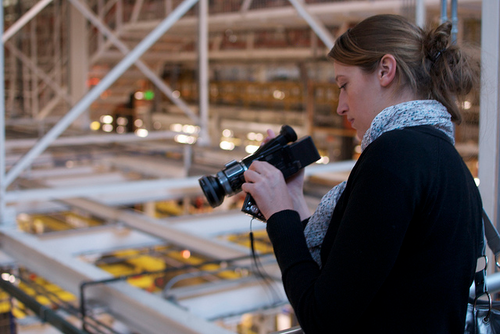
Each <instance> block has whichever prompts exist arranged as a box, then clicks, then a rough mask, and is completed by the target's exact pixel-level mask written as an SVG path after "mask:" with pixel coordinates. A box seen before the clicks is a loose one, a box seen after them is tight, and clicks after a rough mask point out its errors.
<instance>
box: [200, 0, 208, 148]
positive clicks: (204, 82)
mask: <svg viewBox="0 0 500 334" xmlns="http://www.w3.org/2000/svg"><path fill="white" fill-rule="evenodd" d="M198 11H199V13H198V24H199V27H198V94H199V107H200V109H199V110H200V128H201V133H200V138H199V139H198V141H199V144H200V145H201V146H209V145H210V136H209V133H208V1H207V0H199V2H198Z"/></svg>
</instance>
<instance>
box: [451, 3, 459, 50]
mask: <svg viewBox="0 0 500 334" xmlns="http://www.w3.org/2000/svg"><path fill="white" fill-rule="evenodd" d="M451 24H452V26H451V42H452V43H453V44H456V43H457V34H458V4H457V0H451Z"/></svg>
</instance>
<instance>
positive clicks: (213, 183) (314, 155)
mask: <svg viewBox="0 0 500 334" xmlns="http://www.w3.org/2000/svg"><path fill="white" fill-rule="evenodd" d="M296 140H297V134H296V133H295V131H294V130H293V129H292V128H291V127H290V126H288V125H283V126H282V127H281V130H280V134H279V135H278V136H276V137H275V138H273V139H271V140H270V141H268V142H267V143H265V144H264V145H262V146H261V147H260V148H259V149H258V150H257V151H256V152H255V153H254V154H252V155H249V156H248V157H246V158H244V159H243V160H241V161H236V160H232V161H230V162H228V163H227V164H226V165H225V167H224V169H222V170H221V171H219V172H217V174H216V176H211V175H207V176H202V177H201V178H200V179H199V180H198V182H199V183H200V186H201V189H202V190H203V193H204V194H205V197H206V198H207V200H208V203H209V204H210V205H211V206H212V207H213V208H215V207H217V206H219V205H221V204H222V202H223V201H224V196H225V195H228V196H232V195H234V194H237V193H239V192H240V191H241V185H242V184H243V183H245V178H244V177H243V173H244V172H245V171H246V170H247V169H248V168H249V167H250V165H251V164H252V162H253V161H254V160H260V161H267V162H268V163H270V164H271V165H273V166H274V167H276V168H278V169H279V170H280V171H281V172H282V173H283V176H284V178H285V180H286V179H287V178H289V177H290V176H292V175H293V174H295V173H297V172H298V171H299V170H300V169H302V168H304V167H305V166H307V165H309V164H311V163H313V162H315V161H317V160H318V159H319V158H320V155H319V153H318V150H317V149H316V146H315V145H314V142H313V140H312V138H311V137H310V136H306V137H304V138H302V139H300V140H299V141H297V142H295V141H296ZM289 143H290V144H289ZM241 211H243V212H245V213H248V214H250V215H252V216H254V217H255V218H257V219H260V220H262V221H265V218H264V216H263V215H262V213H261V212H260V211H259V209H258V207H257V205H256V204H255V202H254V200H253V198H252V197H251V196H250V194H247V197H246V198H245V201H244V203H243V208H242V209H241Z"/></svg>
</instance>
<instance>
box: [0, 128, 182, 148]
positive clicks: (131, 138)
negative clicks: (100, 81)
mask: <svg viewBox="0 0 500 334" xmlns="http://www.w3.org/2000/svg"><path fill="white" fill-rule="evenodd" d="M9 123H10V122H9ZM13 124H15V123H14V122H13ZM178 134H179V133H178V132H173V131H154V132H150V133H148V136H147V137H139V136H137V135H136V134H135V133H124V134H105V135H88V136H71V137H63V138H57V139H55V140H54V141H53V142H52V143H51V144H50V146H51V147H55V146H68V145H89V144H107V143H126V142H140V141H151V140H164V139H173V138H175V136H176V135H178ZM36 142H37V140H36V139H11V140H8V141H7V142H6V143H5V147H6V148H7V149H14V148H30V147H33V145H35V144H36Z"/></svg>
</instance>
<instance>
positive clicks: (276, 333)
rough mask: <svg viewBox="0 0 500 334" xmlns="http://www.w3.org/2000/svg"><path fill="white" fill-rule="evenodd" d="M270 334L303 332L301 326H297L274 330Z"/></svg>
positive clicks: (302, 333)
mask: <svg viewBox="0 0 500 334" xmlns="http://www.w3.org/2000/svg"><path fill="white" fill-rule="evenodd" d="M272 334H304V332H303V331H302V328H300V327H299V326H297V327H291V328H288V329H284V330H282V331H279V332H274V333H272Z"/></svg>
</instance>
